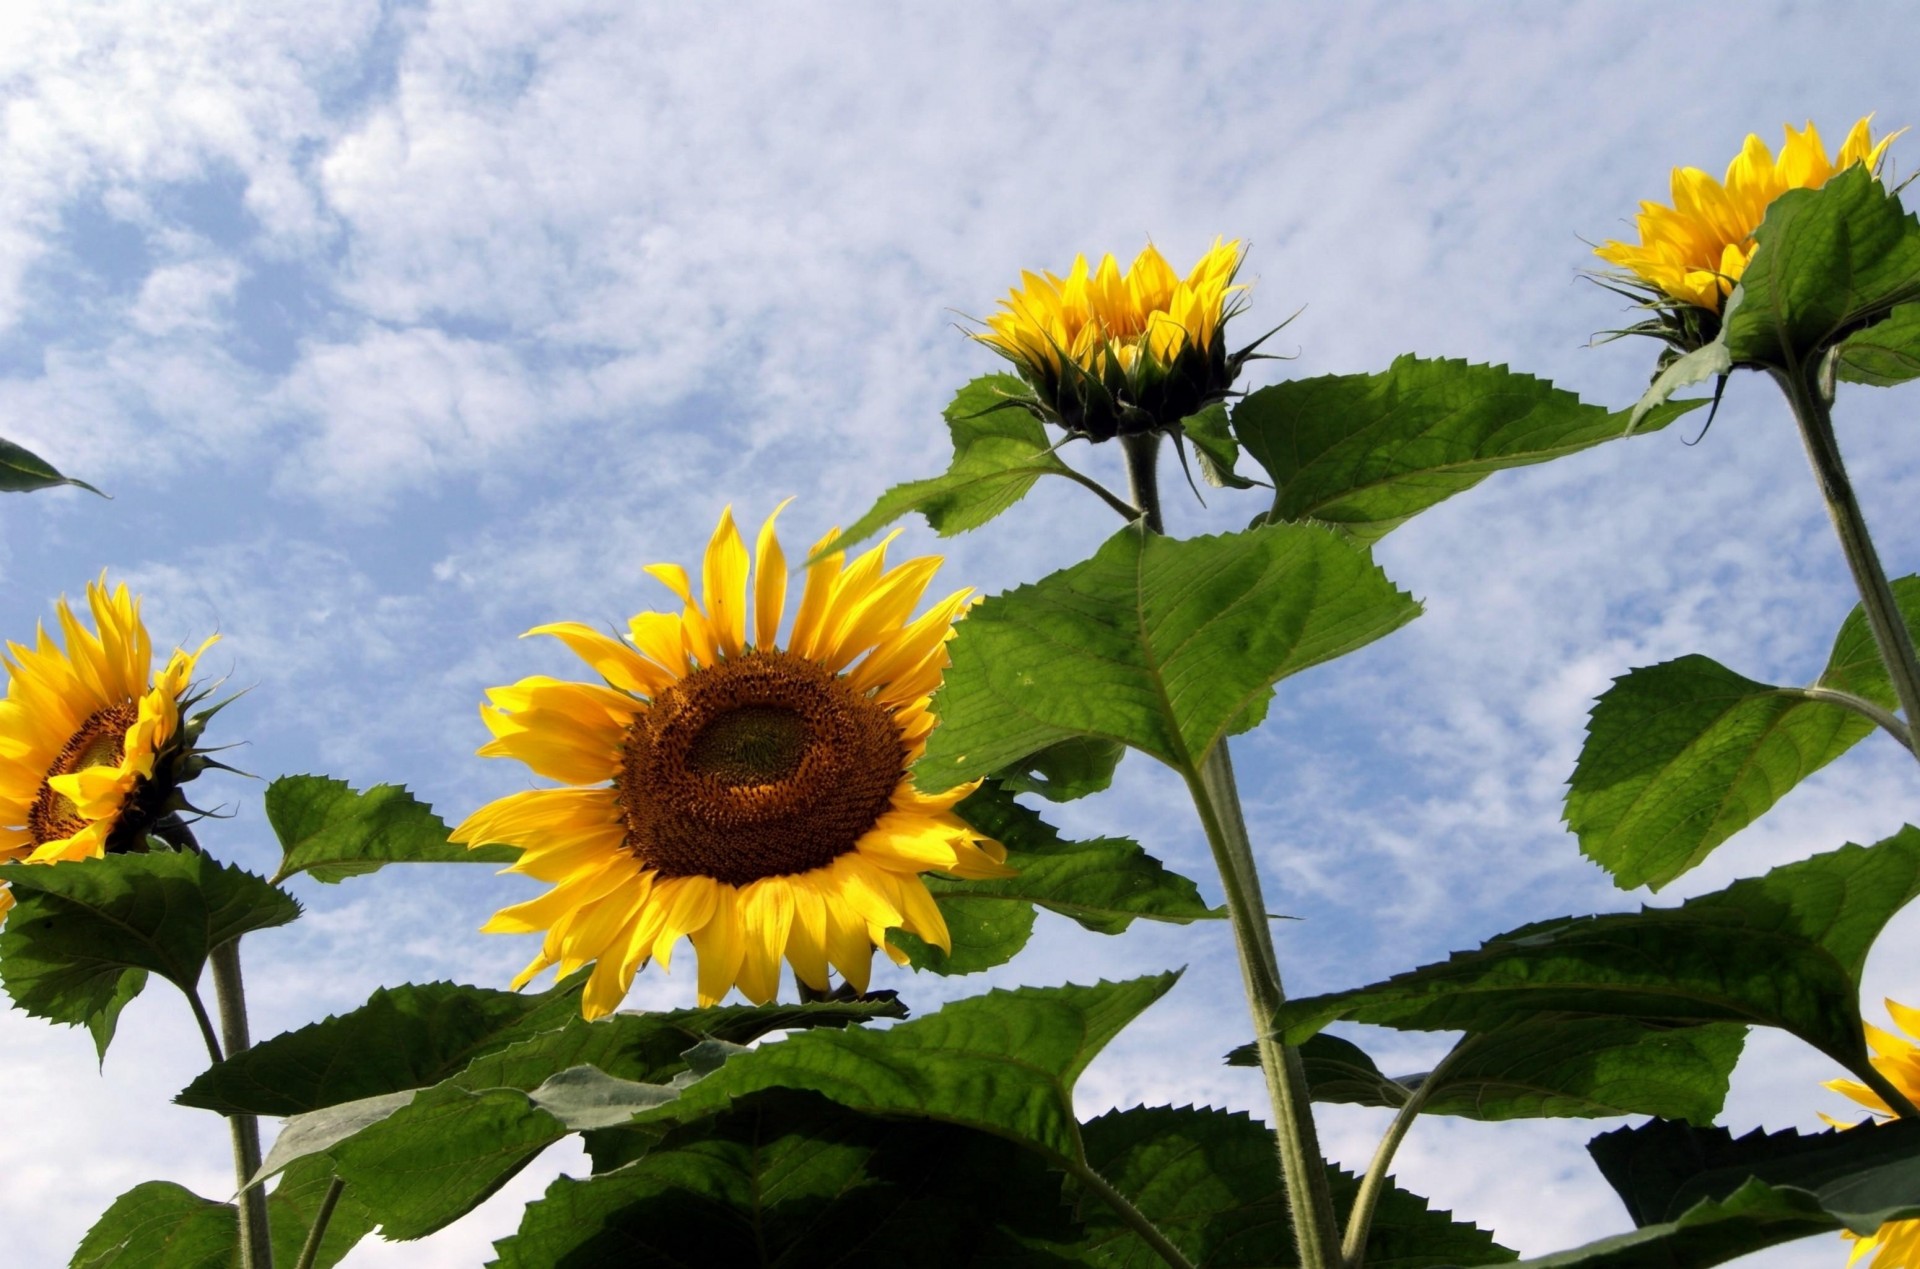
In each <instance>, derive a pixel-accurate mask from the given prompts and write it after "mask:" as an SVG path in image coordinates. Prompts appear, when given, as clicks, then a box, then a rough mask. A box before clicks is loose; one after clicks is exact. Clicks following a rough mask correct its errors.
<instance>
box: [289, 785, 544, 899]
mask: <svg viewBox="0 0 1920 1269" xmlns="http://www.w3.org/2000/svg"><path fill="white" fill-rule="evenodd" d="M267 822H268V823H270V824H272V825H273V831H274V833H275V834H276V835H277V836H278V837H279V839H280V849H281V850H282V852H284V853H283V855H282V858H281V860H280V870H279V871H278V872H276V873H275V874H274V878H273V879H274V880H275V881H276V882H278V881H284V880H286V879H287V878H288V877H291V876H293V875H294V874H295V873H301V872H304V873H306V874H308V875H309V876H311V877H312V878H313V879H314V880H315V881H324V882H337V881H340V880H342V879H343V878H346V877H357V876H360V875H362V874H364V873H370V872H376V871H378V870H379V869H381V868H384V867H385V866H386V865H388V864H424V863H488V864H510V863H512V862H513V861H514V860H516V859H518V858H519V857H520V852H519V851H518V850H516V849H515V848H514V847H511V846H501V845H486V846H478V847H474V848H471V849H469V848H468V847H465V846H456V845H454V844H453V843H452V842H449V841H448V840H447V831H448V830H447V825H446V821H444V820H442V819H441V818H440V817H439V816H438V815H435V814H434V813H433V808H431V807H429V806H428V805H427V804H426V803H424V802H421V801H418V800H417V799H415V798H414V796H413V795H412V794H411V793H409V792H407V791H406V789H404V788H402V787H401V786H399V785H395V784H376V785H374V786H373V787H372V788H371V789H367V790H366V791H364V792H362V791H360V790H358V789H352V788H349V787H348V786H347V783H346V781H344V780H334V779H331V778H329V777H327V776H317V775H294V776H281V777H280V778H279V779H278V780H275V781H274V782H273V783H272V784H270V785H268V786H267Z"/></svg>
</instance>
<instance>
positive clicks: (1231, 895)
mask: <svg viewBox="0 0 1920 1269" xmlns="http://www.w3.org/2000/svg"><path fill="white" fill-rule="evenodd" d="M1120 443H1121V452H1122V453H1123V454H1124V455H1125V457H1126V463H1127V476H1128V480H1129V482H1130V485H1131V489H1132V492H1133V499H1134V505H1135V506H1136V507H1138V508H1139V511H1140V516H1141V520H1142V522H1143V523H1144V525H1145V527H1146V528H1147V530H1148V531H1149V532H1153V533H1161V532H1164V531H1165V530H1164V526H1163V522H1162V519H1161V514H1160V493H1159V478H1158V472H1157V469H1156V464H1157V462H1158V459H1159V447H1160V437H1159V434H1158V433H1148V434H1146V435H1141V436H1124V437H1122V438H1121V439H1120ZM1187 789H1188V792H1189V793H1190V794H1191V795H1192V797H1193V805H1194V809H1195V810H1196V811H1197V812H1198V813H1199V816H1200V822H1201V826H1202V828H1203V829H1204V830H1205V832H1206V835H1207V844H1208V845H1209V846H1210V847H1211V848H1212V850H1213V861H1214V865H1215V867H1217V868H1218V869H1219V871H1220V884H1221V886H1222V887H1223V888H1224V889H1225V891H1226V896H1227V915H1228V918H1229V920H1230V921H1231V923H1232V925H1233V936H1234V945H1235V948H1236V949H1237V951H1238V952H1239V955H1240V977H1241V981H1242V983H1243V985H1244V986H1245V988H1246V993H1247V1006H1248V1009H1249V1010H1250V1011H1251V1012H1252V1015H1253V1030H1254V1042H1255V1047H1256V1048H1257V1050H1258V1052H1259V1054H1260V1070H1261V1073H1262V1074H1263V1075H1264V1076H1265V1077H1266V1082H1267V1096H1268V1098H1269V1099H1270V1100H1271V1102H1272V1104H1273V1113H1274V1123H1275V1129H1274V1136H1275V1140H1276V1143H1277V1147H1278V1150H1279V1155H1280V1174H1281V1178H1282V1181H1283V1183H1284V1186H1285V1189H1286V1192H1287V1203H1288V1207H1289V1210H1290V1213H1291V1216H1292V1222H1293V1235H1294V1243H1295V1246H1296V1247H1297V1249H1298V1251H1299V1263H1300V1269H1337V1267H1338V1266H1339V1265H1340V1229H1339V1223H1338V1221H1337V1220H1336V1219H1335V1217H1334V1212H1333V1193H1332V1191H1331V1189H1329V1187H1328V1184H1327V1167H1326V1159H1325V1156H1324V1155H1322V1154H1321V1152H1320V1143H1319V1139H1318V1135H1317V1133H1316V1132H1315V1129H1314V1122H1313V1103H1312V1099H1311V1097H1310V1096H1309V1094H1308V1091H1307V1078H1306V1069H1305V1066H1304V1064H1303V1063H1302V1061H1301V1058H1300V1051H1299V1050H1298V1049H1297V1048H1295V1047H1293V1046H1292V1045H1286V1044H1282V1043H1281V1042H1280V1040H1279V1039H1278V1037H1277V1036H1275V1035H1274V1033H1273V1019H1274V1015H1275V1014H1276V1013H1277V1012H1278V1011H1279V1009H1280V1006H1281V1004H1282V1003H1284V1002H1285V1000H1286V992H1285V990H1284V988H1283V987H1282V985H1281V980H1280V963H1279V958H1278V957H1277V955H1276V954H1275V952H1274V947H1273V935H1272V931H1271V930H1270V929H1269V928H1268V925H1267V920H1268V918H1267V913H1266V904H1265V901H1264V900H1263V899H1262V898H1261V894H1260V872H1259V868H1258V867H1257V865H1256V864H1255V862H1254V858H1253V843H1252V841H1251V840H1250V839H1249V837H1248V835H1247V824H1246V817H1245V815H1244V814H1243V812H1242V811H1241V808H1240V794H1239V790H1238V788H1237V787H1236V785H1235V783H1234V778H1233V759H1232V756H1231V754H1230V753H1229V751H1228V747H1227V741H1226V738H1225V737H1222V738H1221V739H1220V741H1219V743H1217V744H1215V745H1214V746H1213V748H1212V749H1211V750H1210V751H1208V753H1207V756H1206V758H1205V759H1203V760H1202V762H1201V764H1200V767H1199V770H1198V771H1194V772H1190V773H1188V774H1187Z"/></svg>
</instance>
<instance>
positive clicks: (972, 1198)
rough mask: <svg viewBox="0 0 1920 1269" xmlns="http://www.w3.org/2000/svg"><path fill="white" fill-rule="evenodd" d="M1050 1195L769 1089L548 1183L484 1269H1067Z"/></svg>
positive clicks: (920, 1130)
mask: <svg viewBox="0 0 1920 1269" xmlns="http://www.w3.org/2000/svg"><path fill="white" fill-rule="evenodd" d="M1074 1232H1075V1231H1074V1230H1073V1227H1072V1225H1071V1223H1070V1222H1069V1221H1068V1219H1067V1215H1066V1212H1065V1210H1064V1209H1063V1208H1062V1206H1061V1195H1060V1181H1059V1177H1058V1176H1057V1175H1050V1174H1049V1173H1048V1172H1047V1170H1046V1168H1045V1166H1044V1165H1043V1164H1042V1163H1041V1162H1040V1160H1039V1158H1038V1157H1037V1156H1035V1155H1033V1154H1030V1153H1028V1152H1026V1151H1023V1150H1021V1149H1019V1148H1018V1147H1017V1146H1015V1145H1013V1144H1012V1143H1011V1142H1008V1141H1006V1140H1004V1139H1002V1138H999V1137H995V1136H992V1135H989V1134H987V1133H983V1132H977V1131H973V1130H970V1129H966V1128H959V1127H955V1126H953V1125H949V1124H939V1123H931V1122H926V1121H920V1122H897V1121H885V1120H878V1119H873V1118H869V1117H867V1116H864V1115H858V1114H855V1113H853V1112H851V1111H848V1110H846V1109H845V1108H844V1107H841V1106H837V1105H835V1104H834V1103H832V1102H830V1101H827V1100H825V1099H824V1098H820V1097H816V1096H812V1095H809V1094H806V1093H796V1092H790V1091H785V1090H769V1091H767V1092H765V1093H759V1094H755V1095H753V1096H751V1097H747V1098H743V1099H742V1100H741V1101H740V1102H738V1103H736V1104H735V1106H734V1107H733V1108H732V1109H730V1110H727V1111H725V1112H723V1113H721V1114H719V1115H716V1116H712V1117H710V1118H707V1119H702V1120H699V1121H697V1122H695V1123H692V1124H689V1125H686V1126H684V1127H679V1128H675V1129H673V1130H671V1131H670V1132H668V1133H667V1134H666V1135H665V1136H664V1137H663V1138H662V1139H661V1140H659V1141H658V1142H655V1143H653V1144H652V1145H651V1146H650V1148H649V1149H648V1150H647V1151H646V1153H645V1154H644V1155H642V1156H641V1157H639V1158H638V1159H637V1160H636V1161H634V1162H633V1163H630V1164H628V1165H627V1166H625V1167H622V1168H620V1169H618V1170H616V1171H612V1172H608V1173H604V1174H602V1175H597V1176H593V1177H589V1178H587V1179H585V1180H575V1179H573V1178H571V1177H561V1178H560V1179H559V1180H557V1181H555V1182H554V1183H553V1185H552V1186H551V1187H549V1188H548V1190H547V1193H546V1196H545V1197H544V1198H542V1199H540V1200H538V1201H536V1202H534V1203H531V1204H529V1205H528V1206H527V1209H526V1212H525V1215H524V1216H523V1217H522V1219H521V1223H520V1229H519V1231H518V1232H517V1233H515V1234H514V1235H512V1236H511V1237H509V1238H506V1239H503V1240H501V1241H500V1242H498V1243H496V1244H495V1248H496V1251H497V1252H498V1256H499V1258H498V1259H497V1260H496V1261H495V1262H494V1263H495V1265H497V1266H498V1267H499V1269H550V1267H551V1266H558V1265H600V1264H646V1265H659V1266H679V1267H684V1269H708V1267H709V1266H715V1265H739V1266H766V1267H768V1269H771V1267H772V1266H782V1267H784V1269H811V1267H813V1266H822V1267H829V1266H832V1267H842V1266H844V1267H848V1269H851V1267H852V1266H908V1265H911V1266H927V1269H945V1267H948V1266H952V1267H954V1269H958V1267H960V1266H967V1267H969V1269H984V1267H985V1266H988V1265H999V1266H1004V1267H1005V1269H1016V1267H1017V1266H1026V1265H1035V1266H1045V1265H1052V1264H1059V1265H1066V1264H1076V1263H1079V1261H1078V1260H1077V1259H1070V1258H1067V1257H1064V1256H1060V1255H1057V1254H1054V1253H1053V1252H1052V1251H1051V1250H1050V1245H1051V1244H1057V1243H1062V1242H1071V1241H1072V1240H1073V1239H1074Z"/></svg>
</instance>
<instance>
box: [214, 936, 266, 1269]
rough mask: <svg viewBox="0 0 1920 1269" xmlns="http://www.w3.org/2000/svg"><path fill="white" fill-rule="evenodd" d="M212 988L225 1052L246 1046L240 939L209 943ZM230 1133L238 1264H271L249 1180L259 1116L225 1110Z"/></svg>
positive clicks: (255, 1161)
mask: <svg viewBox="0 0 1920 1269" xmlns="http://www.w3.org/2000/svg"><path fill="white" fill-rule="evenodd" d="M210 962H211V965H212V968H213V994H214V999H215V1001H216V1002H217V1003H218V1004H219V1006H220V1035H221V1039H222V1040H223V1041H224V1046H223V1047H224V1048H225V1049H226V1053H227V1056H228V1057H230V1058H233V1057H238V1056H239V1055H240V1054H242V1053H244V1052H246V1051H247V1049H248V1048H250V1047H251V1046H252V1043H253V1042H252V1040H251V1039H250V1038H249V1037H248V1035H247V997H246V992H245V989H244V988H243V986H242V984H241V980H240V940H239V939H233V940H230V941H229V942H226V943H222V944H221V945H220V946H219V947H216V948H214V949H213V955H212V957H211V958H210ZM227 1127H228V1129H229V1130H230V1132H231V1135H232V1137H233V1172H234V1176H235V1177H236V1178H237V1179H238V1182H239V1186H240V1189H241V1194H240V1266H241V1269H273V1240H272V1237H271V1236H270V1233H269V1231H268V1228H267V1191H266V1187H265V1186H260V1185H254V1186H249V1185H248V1182H250V1181H252V1180H253V1177H254V1174H255V1173H257V1172H258V1171H260V1121H259V1120H258V1119H255V1118H254V1117H253V1116H252V1115H229V1116H227Z"/></svg>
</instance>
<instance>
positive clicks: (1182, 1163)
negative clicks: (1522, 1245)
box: [1078, 1107, 1514, 1269]
mask: <svg viewBox="0 0 1920 1269" xmlns="http://www.w3.org/2000/svg"><path fill="white" fill-rule="evenodd" d="M1083 1131H1084V1135H1085V1138H1086V1143H1087V1161H1088V1163H1090V1164H1091V1165H1092V1166H1093V1168H1094V1170H1095V1171H1096V1172H1098V1173H1100V1175H1101V1176H1103V1177H1104V1178H1106V1180H1108V1181H1109V1182H1111V1183H1112V1184H1113V1185H1114V1187H1115V1188H1117V1189H1118V1190H1119V1191H1120V1192H1121V1193H1123V1194H1125V1195H1126V1196H1127V1198H1128V1199H1129V1200H1131V1201H1132V1203H1133V1205H1134V1206H1135V1207H1137V1208H1139V1209H1140V1211H1141V1213H1142V1214H1144V1215H1145V1216H1146V1217H1147V1219H1148V1220H1150V1221H1152V1222H1153V1223H1154V1224H1155V1225H1156V1226H1158V1227H1159V1229H1160V1231H1161V1232H1162V1233H1164V1234H1165V1235H1166V1236H1167V1238H1168V1239H1169V1240H1171V1241H1172V1242H1173V1243H1174V1245H1175V1246H1177V1247H1179V1248H1180V1249H1181V1251H1183V1252H1185V1253H1186V1255H1187V1258H1188V1259H1189V1260H1191V1261H1192V1262H1193V1263H1194V1265H1195V1266H1197V1267H1198V1269H1243V1267H1244V1269H1254V1267H1255V1266H1290V1265H1294V1264H1297V1263H1298V1261H1297V1260H1296V1258H1295V1252H1294V1244H1293V1232H1292V1227H1291V1224H1290V1222H1289V1220H1288V1214H1287V1200H1286V1196H1285V1192H1284V1191H1283V1190H1282V1188H1281V1184H1280V1176H1279V1167H1278V1165H1277V1163H1276V1160H1275V1155H1274V1150H1273V1132H1272V1130H1271V1129H1269V1128H1267V1127H1265V1126H1264V1125H1262V1124H1260V1123H1258V1122H1256V1121H1254V1120H1251V1119H1248V1118H1247V1117H1246V1116H1245V1115H1240V1114H1230V1113H1228V1112H1226V1111H1220V1110H1196V1109H1194V1108H1191V1107H1183V1108H1180V1109H1177V1110H1176V1109H1173V1108H1171V1107H1151V1108H1149V1107H1140V1108H1136V1109H1134V1110H1127V1111H1114V1112H1111V1113H1109V1114H1105V1115H1102V1116H1100V1117H1099V1118H1098V1119H1095V1120H1092V1121H1091V1122H1089V1123H1087V1124H1086V1125H1084V1128H1083ZM1329 1172H1330V1176H1329V1179H1330V1181H1331V1182H1332V1187H1333V1191H1334V1204H1335V1207H1336V1209H1337V1210H1338V1211H1339V1213H1340V1216H1341V1220H1342V1223H1343V1224H1344V1222H1345V1215H1346V1212H1347V1210H1348V1209H1349V1208H1351V1206H1352V1204H1353V1195H1354V1191H1355V1189H1356V1188H1357V1185H1356V1182H1355V1180H1354V1178H1353V1177H1352V1176H1351V1175H1349V1174H1347V1173H1345V1172H1341V1171H1339V1170H1338V1169H1330V1170H1329ZM1078 1214H1079V1216H1080V1218H1081V1219H1082V1220H1083V1221H1084V1222H1085V1224H1086V1226H1087V1238H1088V1251H1089V1254H1088V1260H1089V1261H1090V1262H1091V1263H1093V1264H1096V1265H1101V1266H1107V1267H1109V1269H1159V1267H1160V1266H1162V1265H1163V1264H1164V1262H1163V1261H1162V1260H1161V1259H1160V1258H1159V1256H1158V1255H1157V1254H1156V1253H1155V1252H1154V1251H1153V1249H1152V1248H1151V1247H1149V1246H1148V1245H1147V1244H1146V1243H1145V1242H1144V1241H1143V1240H1141V1238H1140V1237H1139V1235H1137V1234H1135V1233H1134V1232H1133V1231H1132V1230H1131V1229H1129V1228H1128V1227H1127V1226H1126V1225H1124V1224H1122V1223H1121V1222H1120V1221H1119V1220H1118V1218H1117V1217H1115V1216H1114V1214H1113V1213H1112V1211H1111V1210H1110V1209H1108V1208H1107V1207H1106V1206H1105V1205H1104V1204H1102V1203H1101V1202H1100V1201H1099V1200H1098V1199H1096V1198H1093V1197H1091V1196H1089V1197H1086V1198H1083V1199H1082V1200H1081V1202H1080V1204H1079V1207H1078ZM1512 1259H1514V1253H1513V1252H1511V1251H1509V1250H1508V1249H1506V1248H1505V1247H1502V1246H1500V1245H1499V1244H1498V1243H1495V1242H1494V1241H1493V1239H1492V1237H1491V1236H1490V1235H1488V1234H1487V1233H1486V1232H1484V1231H1483V1230H1479V1229H1476V1228H1474V1227H1473V1226H1472V1225H1466V1224H1460V1223H1457V1222H1455V1221H1454V1220H1453V1219H1452V1218H1451V1217H1450V1216H1449V1214H1448V1213H1446V1212H1436V1211H1432V1210H1430V1209H1429V1208H1428V1207H1427V1204H1426V1200H1424V1199H1421V1198H1419V1197H1417V1196H1415V1195H1412V1194H1409V1193H1407V1192H1406V1191H1404V1190H1400V1189H1397V1188H1392V1189H1389V1191H1388V1192H1387V1193H1386V1194H1385V1195H1384V1196H1383V1198H1382V1200H1381V1203H1380V1206H1379V1207H1378V1209H1377V1214H1376V1216H1375V1218H1374V1222H1373V1225H1372V1227H1371V1229H1370V1232H1369V1238H1368V1241H1367V1254H1366V1263H1367V1264H1368V1265H1369V1266H1373V1267H1374V1269H1425V1267H1427V1266H1442V1265H1488V1264H1504V1263H1506V1262H1507V1261H1510V1260H1512Z"/></svg>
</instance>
